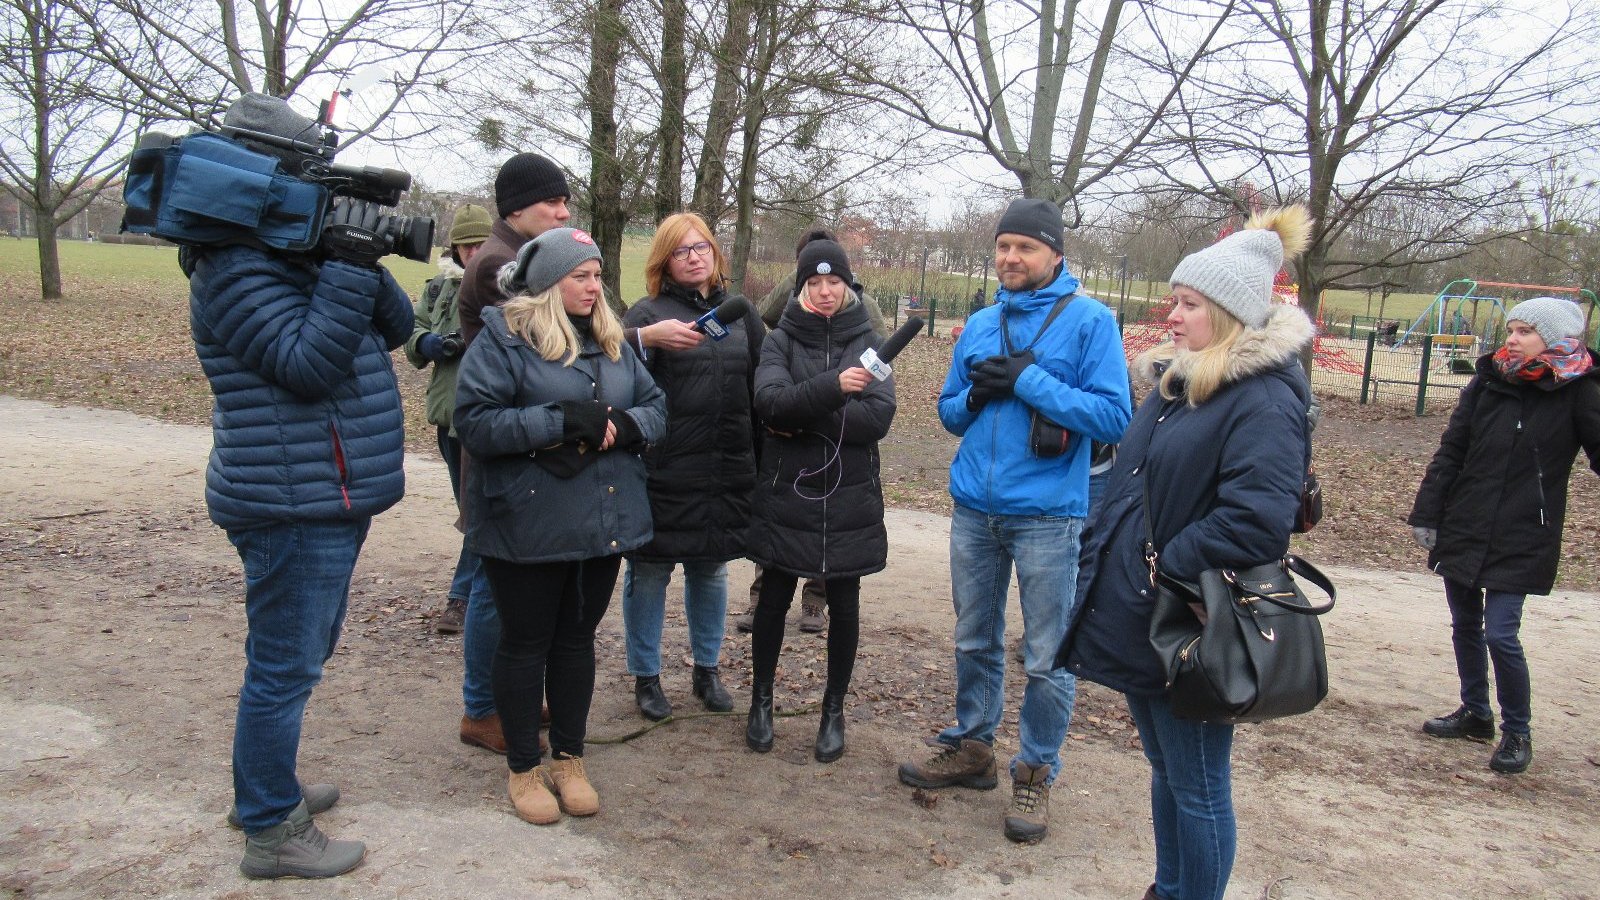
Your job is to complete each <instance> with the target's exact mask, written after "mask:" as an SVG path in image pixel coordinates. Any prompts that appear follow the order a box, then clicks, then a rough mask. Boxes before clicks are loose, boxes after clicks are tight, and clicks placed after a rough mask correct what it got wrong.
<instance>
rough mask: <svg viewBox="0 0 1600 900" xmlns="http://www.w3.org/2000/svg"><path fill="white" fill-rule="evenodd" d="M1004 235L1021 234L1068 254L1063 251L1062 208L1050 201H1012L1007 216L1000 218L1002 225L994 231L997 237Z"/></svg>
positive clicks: (1025, 199) (1024, 199)
mask: <svg viewBox="0 0 1600 900" xmlns="http://www.w3.org/2000/svg"><path fill="white" fill-rule="evenodd" d="M1002 234H1020V235H1022V236H1023V237H1030V238H1033V239H1034V240H1036V241H1043V242H1044V243H1045V244H1046V245H1048V246H1049V247H1050V249H1051V250H1054V251H1055V252H1057V253H1065V252H1066V251H1065V250H1062V249H1061V207H1059V206H1057V205H1055V204H1054V203H1051V202H1050V201H1049V200H1036V199H1028V198H1023V199H1021V200H1013V201H1011V205H1010V206H1008V207H1006V211H1005V214H1004V215H1002V216H1001V217H1000V224H999V225H997V226H995V229H994V236H995V237H999V236H1000V235H1002Z"/></svg>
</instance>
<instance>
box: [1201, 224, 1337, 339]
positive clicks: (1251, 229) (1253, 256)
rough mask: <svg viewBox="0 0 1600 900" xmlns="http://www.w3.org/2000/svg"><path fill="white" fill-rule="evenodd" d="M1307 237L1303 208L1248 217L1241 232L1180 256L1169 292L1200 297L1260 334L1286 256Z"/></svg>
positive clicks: (1302, 245) (1297, 250) (1308, 226)
mask: <svg viewBox="0 0 1600 900" xmlns="http://www.w3.org/2000/svg"><path fill="white" fill-rule="evenodd" d="M1310 234H1311V217H1310V215H1309V214H1308V213H1307V212H1306V209H1305V207H1303V206H1298V205H1297V206H1286V207H1283V208H1282V209H1274V210H1269V211H1267V212H1265V213H1260V214H1258V215H1256V216H1253V217H1251V219H1250V221H1249V222H1248V223H1247V224H1246V225H1245V226H1244V228H1243V229H1241V230H1239V231H1236V232H1234V233H1233V234H1230V235H1228V236H1227V237H1225V238H1223V239H1222V240H1220V241H1217V242H1216V243H1215V244H1212V245H1211V246H1209V247H1206V248H1205V249H1203V250H1197V251H1195V252H1194V253H1191V254H1189V255H1188V256H1185V257H1184V258H1183V259H1182V260H1181V261H1179V263H1178V267H1177V268H1176V269H1173V270H1172V279H1171V281H1172V286H1173V287H1177V286H1178V285H1183V286H1185V287H1190V288H1194V289H1195V290H1197V291H1199V292H1200V293H1202V294H1204V295H1205V296H1206V298H1207V299H1208V300H1210V301H1211V302H1213V303H1215V304H1217V305H1218V306H1220V307H1222V308H1223V309H1225V310H1227V311H1228V312H1229V313H1231V314H1232V315H1233V317H1234V318H1235V319H1238V320H1239V321H1240V322H1243V323H1244V324H1245V325H1246V326H1247V327H1250V328H1260V327H1261V326H1262V325H1265V324H1266V322H1267V314H1268V313H1269V312H1271V311H1272V282H1273V280H1274V279H1275V278H1277V275H1278V270H1279V269H1281V268H1283V259H1284V257H1285V256H1291V257H1292V256H1298V255H1300V253H1301V252H1302V251H1304V250H1305V248H1306V244H1307V241H1308V239H1309V237H1310Z"/></svg>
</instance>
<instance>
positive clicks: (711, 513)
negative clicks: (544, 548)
mask: <svg viewBox="0 0 1600 900" xmlns="http://www.w3.org/2000/svg"><path fill="white" fill-rule="evenodd" d="M726 271H727V266H726V262H725V261H724V259H723V256H722V249H721V248H720V247H718V246H717V242H716V240H715V239H714V238H713V237H712V236H711V228H710V227H709V226H708V225H706V223H705V221H704V220H702V219H701V218H700V217H699V216H697V215H695V214H693V213H678V214H676V215H673V216H668V217H667V218H666V219H665V220H664V221H663V222H662V223H661V225H660V227H659V228H657V229H656V236H655V240H654V241H653V242H651V245H650V253H649V256H648V257H647V259H646V261H645V288H646V290H648V291H649V292H650V296H648V297H645V298H644V299H642V300H640V301H639V302H638V303H636V304H634V306H633V308H632V309H630V310H628V314H627V316H626V317H625V318H624V320H623V321H624V324H625V325H627V326H628V327H629V328H632V329H637V330H638V333H639V334H640V335H641V339H640V340H639V341H636V342H635V344H634V346H635V348H636V350H637V351H638V353H639V355H640V356H641V357H642V358H643V359H644V363H645V367H646V368H648V369H649V370H650V373H651V374H652V375H654V376H655V379H656V384H658V385H660V386H661V389H662V390H663V391H665V392H666V394H667V434H666V437H665V438H664V439H663V440H661V441H659V442H657V443H656V444H655V445H653V446H652V447H651V448H650V450H649V451H648V452H647V453H646V454H645V463H646V466H647V467H648V471H649V496H650V514H651V517H652V519H653V521H654V522H655V537H654V538H653V539H652V540H651V541H650V542H649V543H647V544H645V545H644V546H642V547H640V548H638V549H637V550H635V551H633V552H632V553H630V554H629V555H628V567H627V570H626V572H625V573H624V574H623V577H622V620H623V624H624V626H625V628H626V630H627V655H628V672H629V673H630V674H632V675H633V676H634V699H635V701H637V703H638V704H639V711H640V712H641V713H643V714H644V716H645V718H647V719H654V720H659V719H664V718H666V717H667V716H669V715H671V714H672V704H671V702H670V701H668V700H667V696H666V692H665V691H663V690H662V687H661V628H662V620H663V618H664V617H665V614H666V602H667V584H668V582H670V581H671V580H672V572H673V569H675V568H676V567H677V566H679V565H682V566H683V579H684V580H683V604H684V613H685V616H686V617H687V619H688V624H689V646H690V651H691V653H692V654H693V657H694V674H693V676H692V679H691V682H690V684H691V689H692V690H693V693H694V696H695V697H697V698H699V700H700V702H701V703H702V704H704V705H705V708H706V709H709V710H713V711H717V712H726V711H728V710H730V709H732V708H733V698H731V697H729V696H728V691H727V689H726V688H724V687H723V686H722V680H721V678H720V676H719V669H718V665H719V661H720V659H721V656H722V635H723V620H724V618H725V617H726V615H727V609H728V586H727V574H728V573H727V562H728V560H730V559H738V558H740V557H742V556H744V555H745V531H746V528H747V527H748V525H749V521H750V493H751V491H752V489H753V488H754V487H755V480H756V460H755V437H754V435H755V429H754V426H753V424H752V421H751V384H752V381H753V379H754V377H755V369H756V363H757V362H759V361H760V358H761V341H762V338H763V337H765V335H766V328H765V326H763V325H762V324H761V319H760V317H758V316H757V315H756V313H755V311H754V310H749V311H747V312H746V313H745V315H744V316H743V317H742V318H740V319H739V320H737V321H733V322H725V323H723V324H724V325H725V326H727V329H728V333H727V334H726V335H725V336H723V337H722V338H721V339H719V340H713V339H711V338H710V337H708V336H706V335H704V334H702V333H700V332H698V331H695V330H694V329H693V328H692V325H693V323H694V321H695V320H696V319H699V318H700V317H701V316H703V315H705V314H706V313H707V312H709V311H711V310H713V309H716V308H717V306H718V305H719V304H721V303H722V302H723V301H725V300H728V299H730V298H729V297H728V295H727V292H726V289H725V287H724V284H723V282H724V280H725V273H726ZM668 330H670V333H671V334H673V335H674V336H677V337H680V338H683V339H685V340H688V341H689V343H688V345H687V346H669V345H665V344H663V343H656V344H654V345H652V343H651V342H650V341H649V340H645V339H644V338H646V337H648V336H650V335H652V334H655V333H658V332H667V331H668ZM685 332H686V333H687V335H685V334H684V333H685Z"/></svg>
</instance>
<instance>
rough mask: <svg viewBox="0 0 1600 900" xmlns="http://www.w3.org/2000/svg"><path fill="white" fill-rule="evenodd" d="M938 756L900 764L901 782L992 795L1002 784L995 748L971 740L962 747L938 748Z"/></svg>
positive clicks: (945, 745) (945, 746) (964, 742)
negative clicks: (996, 776) (995, 768)
mask: <svg viewBox="0 0 1600 900" xmlns="http://www.w3.org/2000/svg"><path fill="white" fill-rule="evenodd" d="M938 746H939V752H937V753H935V754H934V755H933V756H931V757H929V758H928V759H927V760H926V761H924V762H920V763H914V762H908V763H901V764H900V780H901V781H902V782H904V783H905V784H909V785H911V786H912V787H919V788H947V787H955V786H957V785H959V786H961V787H969V788H975V789H977V790H980V791H992V790H994V788H995V785H996V784H998V783H999V782H998V781H997V780H996V778H995V774H994V748H993V747H991V746H989V745H988V744H985V743H984V742H983V741H975V740H972V739H971V738H968V739H967V740H964V741H962V742H961V746H959V747H952V746H950V745H949V744H943V743H941V744H939V745H938Z"/></svg>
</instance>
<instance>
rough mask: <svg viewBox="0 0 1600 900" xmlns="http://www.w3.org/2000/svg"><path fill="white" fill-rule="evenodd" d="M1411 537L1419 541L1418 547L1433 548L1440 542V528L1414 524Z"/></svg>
mask: <svg viewBox="0 0 1600 900" xmlns="http://www.w3.org/2000/svg"><path fill="white" fill-rule="evenodd" d="M1411 537H1412V539H1414V540H1415V541H1416V542H1417V546H1418V547H1421V548H1422V549H1424V550H1432V549H1433V547H1434V545H1435V544H1437V543H1439V529H1437V528H1423V527H1422V526H1420V525H1413V526H1412V527H1411Z"/></svg>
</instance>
